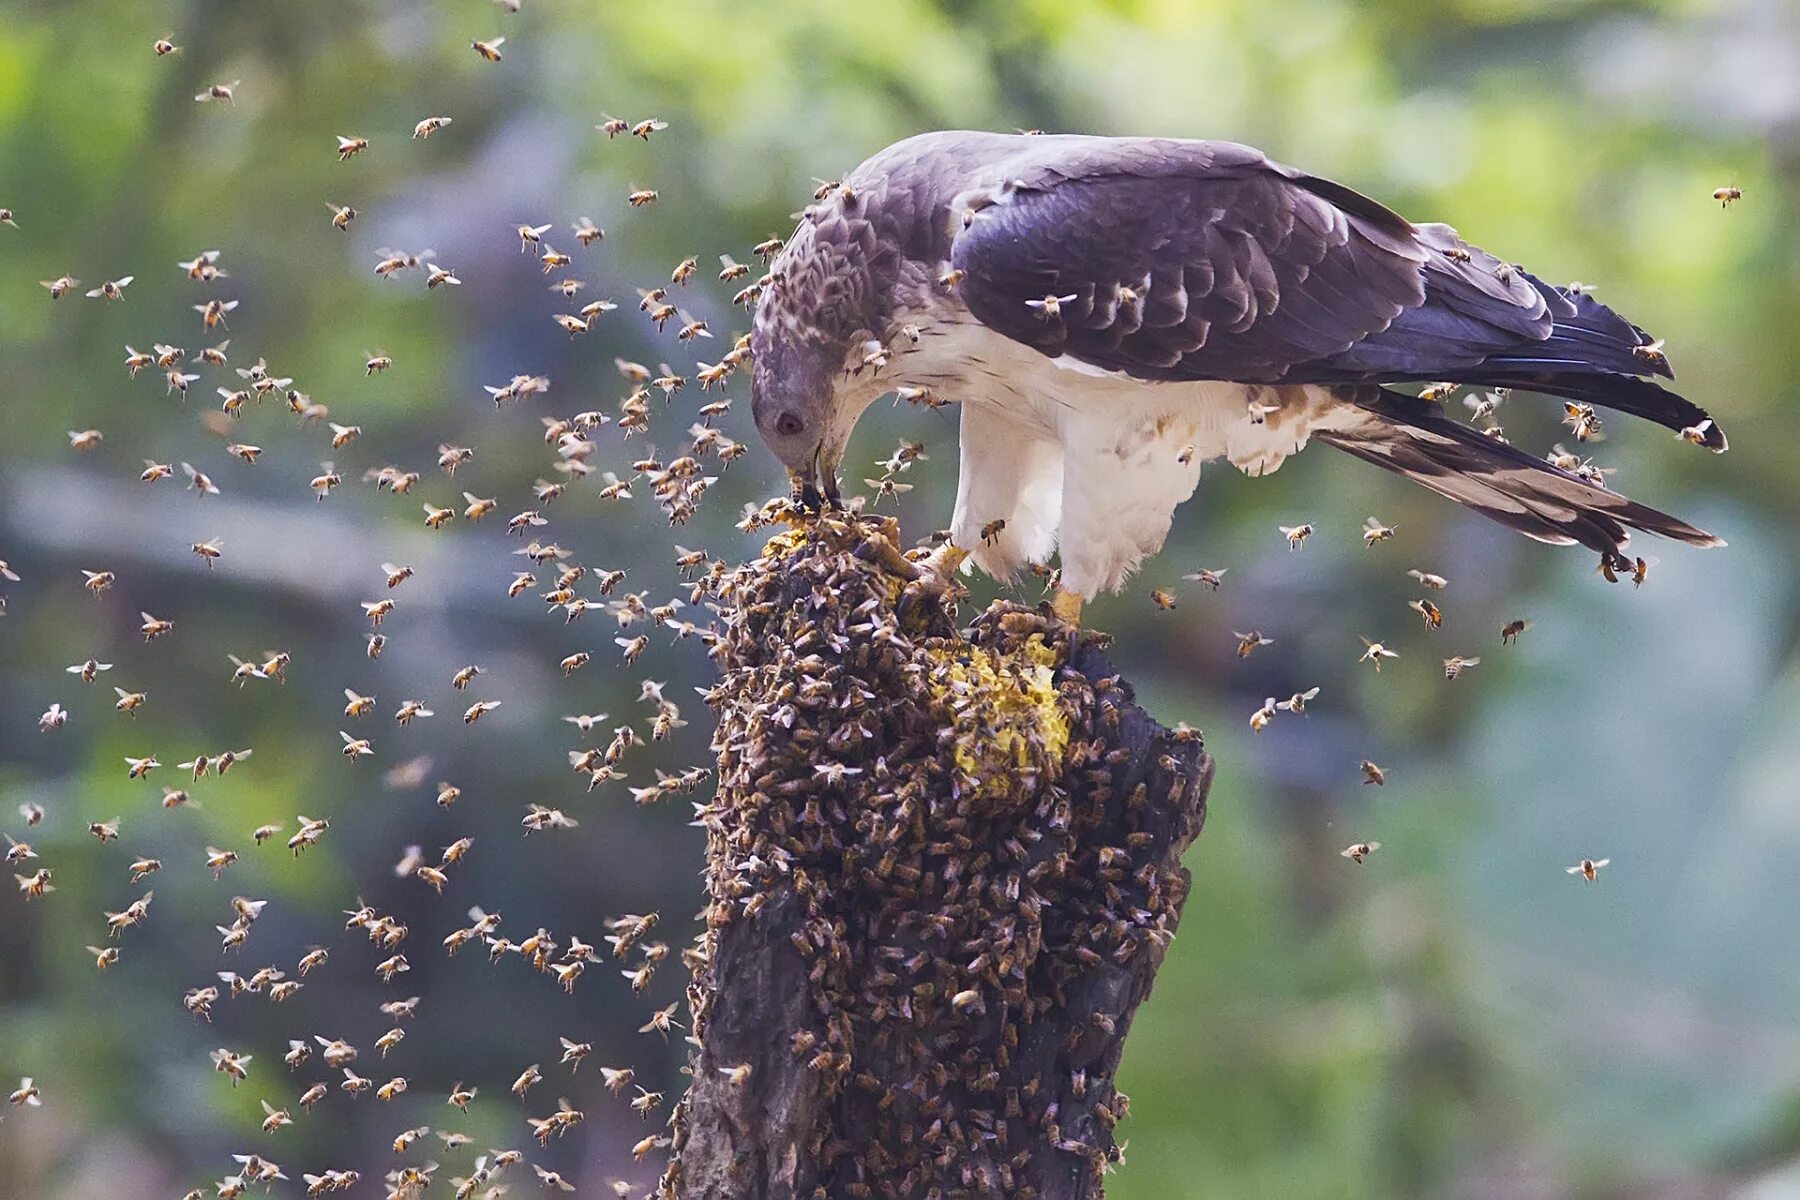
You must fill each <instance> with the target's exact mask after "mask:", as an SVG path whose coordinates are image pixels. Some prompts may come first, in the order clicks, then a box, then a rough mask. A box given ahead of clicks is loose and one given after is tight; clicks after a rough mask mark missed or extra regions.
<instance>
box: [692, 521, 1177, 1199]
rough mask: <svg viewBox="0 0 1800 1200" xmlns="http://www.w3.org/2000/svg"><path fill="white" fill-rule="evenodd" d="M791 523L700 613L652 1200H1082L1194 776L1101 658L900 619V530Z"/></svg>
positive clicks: (1002, 606) (998, 611)
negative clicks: (699, 689)
mask: <svg viewBox="0 0 1800 1200" xmlns="http://www.w3.org/2000/svg"><path fill="white" fill-rule="evenodd" d="M766 511H770V512H779V511H780V510H779V509H778V508H776V509H771V510H766ZM776 519H780V518H779V517H777V518H776ZM787 519H788V521H789V522H790V523H791V524H792V525H793V527H792V528H789V529H788V530H787V531H785V532H783V533H781V534H779V535H778V536H776V537H775V538H774V540H773V541H771V542H770V543H769V545H768V547H767V549H766V550H765V553H764V555H763V557H761V558H759V559H757V560H755V561H753V562H751V563H749V564H747V565H745V566H743V567H740V568H738V569H737V570H736V572H735V573H734V574H733V575H731V576H729V577H727V578H726V579H725V581H724V582H723V584H722V587H721V589H720V598H721V600H722V601H723V602H724V606H725V614H724V616H725V621H724V625H723V632H722V634H721V637H720V640H719V641H718V643H717V644H716V645H715V647H714V651H713V653H714V657H715V658H716V660H717V661H718V663H719V665H720V667H721V670H722V672H723V676H724V677H723V680H722V682H721V683H720V684H719V685H718V687H717V688H716V689H714V691H713V693H712V694H711V696H710V700H711V702H712V704H713V706H714V707H715V708H716V710H717V712H718V716H719V727H718V733H717V735H716V738H715V743H714V749H715V750H716V751H717V753H718V758H719V776H718V790H717V793H716V796H715V798H714V799H713V801H712V803H711V804H710V805H708V806H707V807H706V808H705V809H704V810H703V811H702V812H701V821H702V823H703V824H704V825H705V827H706V829H707V831H708V861H707V892H708V910H707V930H706V933H705V934H704V935H703V936H702V938H701V939H700V941H699V944H698V945H697V947H696V948H695V949H694V950H692V951H690V952H689V965H690V967H692V969H693V971H694V980H693V983H692V985H691V986H690V988H689V992H688V999H689V1005H690V1011H691V1015H692V1031H693V1034H694V1039H693V1040H694V1042H695V1044H696V1045H697V1046H698V1050H697V1052H696V1053H694V1054H693V1056H692V1058H691V1069H692V1072H693V1082H692V1085H691V1087H690V1089H689V1091H688V1094H687V1096H686V1097H685V1098H684V1099H683V1101H682V1102H681V1104H680V1105H679V1106H678V1108H677V1111H676V1113H675V1117H674V1122H673V1129H674V1132H673V1154H672V1157H671V1160H670V1166H669V1168H668V1171H667V1173H666V1174H665V1176H664V1178H663V1184H662V1194H663V1195H664V1196H667V1197H679V1198H681V1200H750V1198H753V1197H754V1198H758V1200H761V1198H769V1200H780V1198H784V1197H831V1198H836V1197H893V1198H896V1200H899V1198H906V1200H911V1198H914V1197H917V1198H920V1200H927V1198H930V1200H953V1198H957V1197H1007V1198H1009V1200H1076V1198H1083V1200H1085V1198H1090V1197H1099V1196H1100V1195H1101V1194H1102V1190H1101V1179H1102V1176H1103V1175H1104V1174H1105V1172H1106V1170H1107V1168H1108V1167H1109V1166H1110V1165H1111V1164H1113V1163H1114V1162H1116V1161H1117V1160H1118V1158H1119V1152H1118V1149H1117V1145H1116V1143H1115V1142H1114V1139H1113V1129H1114V1126H1115V1124H1116V1123H1117V1122H1118V1121H1119V1119H1120V1118H1122V1117H1123V1116H1124V1115H1125V1107H1126V1097H1125V1096H1124V1095H1123V1094H1122V1093H1120V1092H1118V1091H1117V1090H1116V1089H1115V1087H1114V1075H1115V1072H1116V1071H1117V1068H1118V1064H1119V1057H1120V1054H1121V1052H1122V1050H1123V1048H1124V1043H1125V1036H1126V1033H1127V1032H1128V1030H1129V1028H1130V1024H1131V1018H1132V1015H1133V1013H1134V1012H1135V1011H1136V1009H1137V1006H1138V1005H1139V1004H1140V1003H1142V1002H1143V1000H1144V998H1145V997H1146V996H1147V995H1148V994H1149V991H1150V985H1151V983H1152V982H1153V980H1154V978H1155V975H1156V971H1157V968H1158V967H1159V966H1160V965H1161V963H1162V959H1163V954H1164V952H1165V950H1166V948H1167V945H1168V941H1169V939H1170V937H1171V936H1172V935H1173V934H1174V932H1175V927H1176V923H1177V921H1178V920H1179V918H1180V914H1181V908H1182V903H1183V901H1184V900H1185V899H1186V897H1187V893H1188V886H1189V875H1188V872H1187V871H1186V870H1185V869H1184V868H1183V867H1182V865H1181V855H1182V853H1183V851H1184V850H1185V849H1186V848H1187V846H1188V844H1189V843H1190V842H1192V841H1193V839H1194V838H1195V837H1196V836H1197V835H1198V834H1199V832H1200V827H1201V824H1202V822H1203V820H1204V817H1205V811H1206V795H1207V791H1208V789H1209V787H1210V785H1211V781H1212V772H1213V763H1212V759H1211V757H1210V756H1209V755H1208V754H1207V753H1206V750H1205V747H1204V745H1203V743H1202V741H1201V737H1200V735H1199V734H1198V733H1197V732H1194V731H1190V730H1187V729H1185V728H1181V729H1176V730H1169V729H1165V728H1163V727H1162V726H1160V725H1158V724H1157V723H1156V722H1155V721H1154V720H1152V719H1151V717H1150V716H1149V715H1148V714H1146V713H1145V712H1144V711H1143V710H1142V709H1140V708H1138V707H1137V706H1136V704H1134V703H1133V701H1132V690H1131V688H1130V686H1129V685H1128V684H1127V683H1125V682H1124V681H1123V680H1122V679H1120V678H1119V676H1118V674H1117V673H1116V672H1115V671H1114V670H1113V669H1112V667H1111V665H1110V664H1109V663H1108V661H1107V658H1106V656H1105V654H1104V652H1103V651H1104V645H1103V643H1104V639H1103V638H1100V637H1097V636H1094V635H1088V634H1081V633H1077V632H1076V631H1074V630H1072V629H1071V628H1070V627H1068V626H1065V625H1062V624H1060V623H1059V622H1057V621H1056V620H1055V618H1054V617H1052V616H1051V615H1050V614H1049V612H1048V610H1047V609H1029V608H1024V607H1022V606H1019V605H1015V604H1007V603H997V604H996V605H995V606H994V607H993V608H991V609H989V610H988V611H987V612H986V613H984V614H982V616H980V617H979V618H978V619H977V620H976V621H975V623H974V625H973V628H972V629H971V630H970V631H969V633H968V635H967V636H966V637H965V636H964V635H962V634H960V633H959V632H958V630H957V628H956V626H955V624H954V620H953V614H952V613H951V612H949V611H946V606H944V605H942V604H939V603H936V602H933V601H927V602H924V603H915V602H914V599H915V598H914V596H912V595H911V594H909V593H907V591H906V584H907V580H906V579H905V578H904V567H905V564H904V563H901V562H900V561H899V556H898V554H897V553H896V552H895V550H894V546H895V545H896V544H897V541H898V527H897V525H896V524H895V523H894V522H892V521H884V520H881V519H880V518H875V517H870V516H866V515H855V516H853V515H847V514H827V515H826V516H823V517H818V518H811V519H806V520H804V521H801V520H798V519H797V518H794V517H789V518H787Z"/></svg>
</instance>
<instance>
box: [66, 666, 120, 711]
mask: <svg viewBox="0 0 1800 1200" xmlns="http://www.w3.org/2000/svg"><path fill="white" fill-rule="evenodd" d="M112 666H113V665H112V664H111V663H103V662H96V661H95V660H93V659H91V658H90V659H88V660H87V661H86V662H79V663H76V664H75V665H74V666H72V667H64V668H63V670H64V671H66V672H68V673H69V674H70V675H79V676H80V677H81V682H83V683H92V682H94V677H95V676H96V675H98V674H99V673H100V672H102V671H110V670H112ZM59 723H60V722H59Z"/></svg>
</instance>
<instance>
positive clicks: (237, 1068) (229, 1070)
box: [211, 1047, 253, 1087]
mask: <svg viewBox="0 0 1800 1200" xmlns="http://www.w3.org/2000/svg"><path fill="white" fill-rule="evenodd" d="M252 1057H253V1056H252V1055H249V1054H234V1053H232V1052H231V1051H230V1050H226V1049H224V1048H223V1047H221V1048H220V1049H217V1050H214V1051H213V1052H212V1055H211V1058H212V1064H213V1070H215V1071H218V1072H219V1073H221V1074H223V1075H227V1076H229V1077H230V1079H231V1086H232V1087H236V1086H237V1085H238V1084H239V1083H241V1082H243V1081H244V1080H245V1079H246V1078H248V1077H249V1075H250V1071H249V1066H250V1060H251V1058H252Z"/></svg>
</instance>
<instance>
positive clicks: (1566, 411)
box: [1563, 400, 1600, 442]
mask: <svg viewBox="0 0 1800 1200" xmlns="http://www.w3.org/2000/svg"><path fill="white" fill-rule="evenodd" d="M1563 424H1565V425H1567V426H1568V427H1569V428H1570V429H1571V430H1573V431H1574V433H1575V440H1576V441H1578V442H1589V441H1594V440H1595V439H1597V438H1598V437H1599V436H1600V416H1599V414H1598V413H1596V412H1595V411H1594V406H1593V405H1591V404H1578V403H1576V402H1575V401H1573V400H1565V401H1564V402H1563Z"/></svg>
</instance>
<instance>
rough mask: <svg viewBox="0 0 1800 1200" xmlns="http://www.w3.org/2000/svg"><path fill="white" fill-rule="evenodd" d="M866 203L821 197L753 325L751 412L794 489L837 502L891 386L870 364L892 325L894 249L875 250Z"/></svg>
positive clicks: (806, 498)
mask: <svg viewBox="0 0 1800 1200" xmlns="http://www.w3.org/2000/svg"><path fill="white" fill-rule="evenodd" d="M865 211H866V210H865V209H863V208H859V209H858V210H857V211H856V212H855V213H854V214H846V213H845V212H844V211H843V210H842V208H841V207H840V206H838V205H835V204H834V205H831V206H821V205H815V206H814V207H813V208H811V209H808V210H807V214H806V217H805V219H804V220H802V222H801V224H800V227H799V228H798V229H797V230H796V231H795V233H794V235H793V237H791V238H789V239H788V242H787V245H786V246H785V247H784V248H783V249H782V251H781V253H780V254H779V255H778V256H777V257H776V259H775V261H774V262H773V263H772V264H770V284H769V287H768V289H767V290H766V291H765V292H764V293H763V296H762V299H761V300H760V301H759V302H758V304H757V308H756V321H755V324H754V326H753V328H752V329H751V333H750V350H751V354H752V356H753V362H754V367H753V370H752V372H751V382H750V411H751V414H752V416H753V417H754V418H755V420H756V430H757V432H758V433H760V434H761V435H762V439H763V441H764V442H765V443H767V444H768V447H769V449H771V450H773V451H774V452H775V456H776V457H777V458H779V459H780V460H781V461H782V464H783V465H784V466H786V467H787V470H788V479H789V480H790V482H791V483H792V484H793V488H794V495H795V497H796V499H800V500H802V501H803V502H805V503H808V504H810V505H817V504H819V503H820V502H821V501H823V502H829V503H836V501H837V498H838V486H837V466H838V463H839V462H840V461H842V459H843V457H844V447H845V446H846V445H847V444H848V443H849V441H850V433H851V430H853V429H854V428H855V427H856V422H857V419H858V418H859V417H861V416H862V414H863V410H864V409H866V408H868V406H869V405H870V404H871V403H873V402H874V400H875V399H876V397H877V396H879V395H880V394H881V393H882V392H883V391H885V390H888V388H889V387H890V386H891V385H889V384H888V383H887V382H886V381H885V380H881V379H878V378H877V373H876V372H875V371H874V370H865V369H864V368H863V356H864V355H865V354H866V353H867V347H868V346H869V345H870V344H872V339H874V338H875V337H876V331H878V330H881V329H883V328H884V327H885V326H886V325H887V324H888V314H889V310H890V309H891V308H892V304H893V301H892V298H891V296H890V289H891V287H892V283H893V278H892V277H893V273H894V256H892V255H876V256H873V257H871V256H870V254H869V246H870V244H871V243H872V242H873V241H874V238H873V237H872V235H871V234H870V233H869V230H868V228H867V226H866V223H865V222H864V221H863V219H862V218H863V215H864V212H865Z"/></svg>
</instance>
